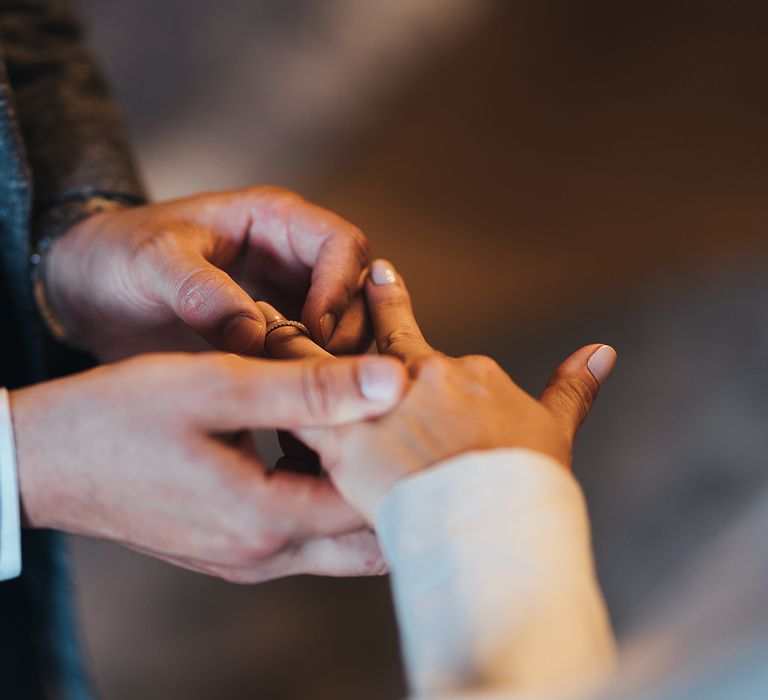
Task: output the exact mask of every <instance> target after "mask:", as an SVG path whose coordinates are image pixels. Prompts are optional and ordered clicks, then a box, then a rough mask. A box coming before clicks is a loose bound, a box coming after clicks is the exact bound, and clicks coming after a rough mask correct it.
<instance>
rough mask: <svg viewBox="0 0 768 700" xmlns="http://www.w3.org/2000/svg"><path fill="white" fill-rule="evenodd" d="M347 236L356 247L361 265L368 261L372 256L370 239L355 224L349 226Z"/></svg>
mask: <svg viewBox="0 0 768 700" xmlns="http://www.w3.org/2000/svg"><path fill="white" fill-rule="evenodd" d="M346 235H347V236H348V237H349V239H350V241H351V242H352V245H353V246H354V250H355V254H356V255H357V258H358V260H359V262H360V263H361V264H364V263H366V262H367V261H368V258H369V257H370V254H371V249H370V244H369V242H368V237H367V236H366V235H365V234H364V233H363V232H362V230H361V229H359V228H358V227H357V226H355V225H354V224H347V227H346Z"/></svg>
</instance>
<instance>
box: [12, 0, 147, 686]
mask: <svg viewBox="0 0 768 700" xmlns="http://www.w3.org/2000/svg"><path fill="white" fill-rule="evenodd" d="M0 57H1V58H2V60H1V61H0V341H1V342H0V385H6V386H8V387H11V388H13V387H19V386H24V385H26V384H30V383H33V382H37V381H40V380H42V379H45V378H48V377H50V376H51V375H53V374H57V373H60V372H64V371H71V370H72V369H73V368H75V367H78V368H79V367H81V366H84V365H85V364H86V363H87V362H88V360H87V358H83V357H81V356H75V355H73V354H72V353H70V351H68V350H67V349H66V348H63V347H61V346H58V345H56V344H55V343H53V342H52V341H51V339H50V338H48V337H47V336H46V335H45V333H44V331H43V328H42V326H41V323H40V319H39V318H38V316H37V312H36V309H35V305H34V301H33V297H32V289H31V284H30V274H29V259H30V250H31V247H32V245H33V238H34V235H35V234H33V231H34V230H35V228H36V226H35V222H37V221H41V220H43V219H44V215H45V213H46V211H47V210H48V208H50V207H52V206H61V205H62V204H63V205H66V203H67V202H68V201H70V200H76V201H80V200H81V199H82V197H84V196H88V195H89V194H93V193H100V194H106V195H114V196H116V197H124V198H125V199H126V201H139V200H140V199H141V198H142V196H143V192H142V188H141V184H140V182H139V180H138V178H137V176H136V172H135V168H134V166H133V162H132V160H131V157H130V154H129V151H128V149H127V147H126V139H125V136H124V132H123V130H122V128H121V126H120V123H119V120H118V118H117V114H116V110H115V107H114V105H113V104H112V102H111V100H110V98H109V95H108V94H107V91H106V90H105V88H104V83H103V80H102V79H101V77H100V75H99V72H98V70H97V68H96V67H95V66H94V64H93V62H92V61H91V59H90V58H89V56H88V53H87V51H86V50H85V49H84V47H83V43H82V37H81V31H80V28H79V25H78V23H77V22H76V20H75V19H74V16H73V14H72V11H71V8H70V6H69V3H67V2H64V1H63V0H13V1H11V0H0ZM38 233H39V231H38ZM22 557H23V571H22V575H21V577H20V578H17V579H15V580H13V581H7V582H3V583H0V621H2V623H1V624H0V698H3V699H5V698H9V699H11V698H13V699H15V698H24V700H27V699H31V700H35V699H36V698H61V699H66V700H83V699H84V698H88V697H90V693H89V691H88V686H87V683H86V679H85V674H84V672H83V669H82V664H81V661H80V654H79V647H78V642H77V637H76V634H75V625H74V619H73V611H72V602H71V597H70V595H69V582H68V578H67V562H66V553H65V550H64V548H63V540H62V537H61V536H60V535H58V534H57V533H52V532H44V531H38V532H25V533H24V535H23V537H22Z"/></svg>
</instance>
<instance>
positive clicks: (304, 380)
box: [301, 362, 334, 420]
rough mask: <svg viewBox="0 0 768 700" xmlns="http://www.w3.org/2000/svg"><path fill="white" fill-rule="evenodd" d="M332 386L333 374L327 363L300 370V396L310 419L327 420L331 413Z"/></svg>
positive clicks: (313, 364)
mask: <svg viewBox="0 0 768 700" xmlns="http://www.w3.org/2000/svg"><path fill="white" fill-rule="evenodd" d="M333 384H334V382H333V372H332V371H331V367H330V365H329V364H328V363H327V362H316V363H312V364H307V365H305V366H304V367H303V368H302V370H301V395H302V399H303V402H304V406H305V408H306V411H307V415H308V416H309V417H310V419H313V420H314V419H323V418H327V417H328V416H330V415H331V413H332V412H333V404H334V402H333Z"/></svg>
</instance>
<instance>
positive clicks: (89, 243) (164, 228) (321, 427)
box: [11, 188, 615, 582]
mask: <svg viewBox="0 0 768 700" xmlns="http://www.w3.org/2000/svg"><path fill="white" fill-rule="evenodd" d="M366 249H367V248H366V244H365V239H364V237H363V236H362V234H361V233H360V231H359V230H358V229H356V228H355V227H354V226H352V225H351V224H348V223H347V222H345V221H343V220H342V219H340V218H339V217H336V216H335V215H333V214H331V213H330V212H327V211H325V210H322V209H320V208H318V207H315V206H314V205H311V204H309V203H307V202H305V201H304V200H302V199H300V198H299V197H297V196H296V195H293V194H291V193H286V192H284V191H282V190H275V189H270V188H253V189H249V190H242V191H239V192H230V193H220V194H212V195H201V196H198V197H194V198H190V199H187V200H180V201H177V202H169V203H166V204H159V205H152V206H148V207H140V208H136V209H128V210H125V211H120V212H110V213H104V214H98V215H96V216H94V217H92V218H90V219H88V220H86V221H85V222H83V223H81V224H78V225H77V226H75V227H74V228H73V229H72V230H70V231H69V232H68V233H67V234H65V236H64V237H63V238H62V239H61V240H60V241H59V242H57V243H56V244H55V245H54V246H53V248H52V250H51V252H50V255H49V257H48V259H47V260H46V262H45V270H44V274H45V277H46V286H47V289H48V294H49V297H50V300H51V303H52V305H53V308H54V311H55V312H56V313H58V314H59V315H60V320H61V321H63V323H64V325H65V327H66V328H67V329H68V331H69V332H70V334H71V335H72V337H74V338H76V339H77V340H78V342H79V343H80V344H81V345H82V346H83V347H84V348H86V349H88V350H90V351H91V352H93V353H94V354H95V355H97V356H98V357H100V358H101V359H102V360H115V359H118V358H123V357H127V356H130V355H134V354H137V353H139V352H148V351H150V352H151V351H160V350H162V351H165V350H175V351H179V350H185V351H190V350H197V349H203V348H205V347H210V346H211V345H212V346H214V347H216V348H218V349H223V350H226V351H229V352H236V353H240V354H241V355H242V354H247V355H261V354H262V353H263V352H264V350H265V349H266V350H267V351H268V354H269V355H270V357H272V358H282V359H284V360H287V361H283V362H276V361H275V360H265V359H258V358H254V357H242V356H237V355H233V354H229V355H225V354H221V353H202V354H197V355H193V354H179V353H176V354H147V355H142V356H141V357H137V358H135V359H130V360H125V361H122V362H118V363H116V364H114V365H106V366H103V367H100V368H98V369H95V370H92V371H90V372H86V373H83V374H81V375H75V376H72V377H69V378H66V379H61V380H57V381H54V382H48V383H45V384H40V385H37V386H34V387H30V388H27V389H23V390H20V391H16V392H13V394H12V398H11V401H12V411H13V420H14V428H15V434H16V442H17V445H16V446H17V454H18V466H19V482H20V491H21V498H22V506H23V510H24V514H25V518H26V521H27V524H28V525H31V526H35V527H54V528H58V529H62V530H65V531H68V532H73V533H79V534H84V535H90V536H94V537H100V538H105V539H110V540H113V541H116V542H119V543H122V544H125V545H126V546H129V547H131V548H133V549H136V550H139V551H142V552H145V553H148V554H151V555H153V556H156V557H158V558H161V559H165V560H168V561H170V562H172V563H174V564H177V565H180V566H183V567H186V568H190V569H193V570H196V571H201V572H205V573H209V574H213V575H217V576H221V577H223V578H226V579H227V580H231V581H237V582H255V581H261V580H265V579H269V578H275V577H279V576H286V575H290V574H297V573H317V574H330V575H363V574H375V573H382V572H383V571H385V568H386V567H385V564H384V562H383V560H382V556H381V552H380V550H379V548H378V545H377V542H376V539H375V536H374V535H373V533H372V532H371V529H370V528H371V526H372V525H373V524H374V523H375V517H376V511H377V508H378V506H379V504H380V503H381V500H382V499H383V498H384V497H385V496H386V494H387V493H388V491H389V490H390V489H391V488H393V487H394V485H395V484H396V483H397V482H398V481H399V480H400V479H403V478H405V477H407V476H409V475H411V474H414V473H415V472H418V471H420V470H423V469H426V468H428V467H431V466H433V465H435V464H437V463H439V462H440V461H442V460H445V459H448V458H450V457H452V456H455V455H459V454H462V453H464V452H467V451H469V450H483V449H494V448H528V449H533V450H537V451H539V452H543V453H544V454H547V455H550V456H551V457H553V458H554V459H555V460H557V461H558V462H560V463H561V464H562V465H563V466H564V468H569V466H570V460H571V449H572V444H573V440H574V437H575V434H576V430H577V429H578V426H579V425H580V423H581V422H582V421H583V419H584V418H585V417H586V415H587V413H588V412H589V409H590V407H591V405H592V402H593V400H594V398H595V396H596V394H597V391H598V388H599V383H600V382H601V381H603V380H604V379H605V377H606V376H607V375H608V373H609V372H610V369H611V368H612V366H613V362H614V360H615V353H613V350H612V349H610V348H608V347H607V346H600V345H593V346H587V347H585V348H582V349H581V350H579V351H578V352H577V353H575V354H574V355H572V356H571V357H570V358H569V359H568V360H566V361H565V362H564V363H563V364H562V365H561V366H560V368H559V369H558V371H557V372H556V373H555V375H554V377H553V379H552V380H551V381H550V384H549V386H548V387H547V388H546V390H545V391H544V393H543V394H542V396H541V398H540V399H539V400H536V399H534V398H532V397H531V396H529V395H528V394H526V393H525V392H524V391H523V390H522V389H520V388H519V387H518V386H517V385H516V384H514V382H513V381H512V380H511V379H510V378H509V377H508V376H507V375H506V374H505V373H504V372H503V370H501V368H500V367H499V366H498V365H497V364H496V363H494V362H493V361H492V360H490V359H489V358H485V357H479V356H473V357H467V358H461V359H450V358H447V357H445V356H443V355H441V354H440V353H438V352H436V351H435V350H433V349H432V348H431V347H430V346H429V345H428V344H427V343H426V341H425V340H424V338H423V336H422V334H421V331H420V329H419V327H418V324H417V322H416V320H415V318H414V316H413V312H412V308H411V304H410V300H409V297H408V293H407V291H406V288H405V285H404V283H403V280H402V278H401V277H400V276H399V275H398V274H397V273H396V272H395V270H394V268H393V267H392V266H391V265H390V264H389V263H386V262H385V261H376V262H375V263H374V264H373V266H372V267H371V269H370V273H369V272H368V270H367V265H368V260H367V253H366ZM254 296H256V297H257V298H262V299H263V298H268V299H270V301H272V302H273V303H274V304H275V306H271V305H269V304H266V303H264V302H261V303H257V302H255V301H254V300H253V297H254ZM366 304H367V309H366ZM275 307H278V308H280V310H281V311H283V312H284V313H286V314H288V316H289V317H291V318H295V317H296V316H298V315H299V314H300V317H301V319H302V321H303V322H304V323H305V324H306V325H307V326H308V327H309V329H310V332H311V334H312V339H310V338H308V337H306V336H305V335H303V334H302V333H300V332H299V331H297V330H296V329H294V328H291V327H284V328H279V329H277V330H275V331H273V332H272V333H271V334H270V335H269V337H268V338H265V332H264V331H265V327H266V324H267V323H269V322H271V321H273V320H275V319H277V318H280V317H281V316H280V313H279V312H278V311H277V310H276V308H275ZM369 316H370V320H371V321H372V325H373V331H374V335H375V340H376V346H377V348H378V350H379V353H380V355H379V357H375V356H357V357H349V358H341V359H337V358H336V357H335V356H334V355H336V354H338V353H340V352H345V351H346V352H349V351H359V350H361V349H363V348H364V347H365V346H366V345H367V343H368V342H369V341H368V333H369V323H368V317H369ZM265 341H266V343H267V346H266V348H265ZM254 428H278V429H283V430H286V431H289V432H290V433H292V434H293V435H294V436H295V437H296V438H298V439H299V440H301V441H302V442H303V443H305V444H306V445H307V446H309V447H311V448H312V449H313V450H314V451H315V452H316V453H317V454H318V455H319V456H320V459H321V462H322V465H323V467H324V469H325V470H326V472H327V473H328V475H329V476H330V479H327V478H317V477H314V476H310V475H307V474H299V473H291V472H281V471H279V472H275V473H267V470H266V469H265V465H264V464H263V462H262V460H261V458H260V456H259V455H258V453H257V452H256V450H255V449H254V446H253V444H252V441H251V440H250V438H249V431H250V430H252V429H254Z"/></svg>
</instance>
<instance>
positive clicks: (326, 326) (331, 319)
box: [320, 312, 336, 345]
mask: <svg viewBox="0 0 768 700" xmlns="http://www.w3.org/2000/svg"><path fill="white" fill-rule="evenodd" d="M335 329H336V316H334V315H333V314H332V313H330V312H329V313H327V314H325V315H324V316H323V317H322V318H321V319H320V335H322V336H323V345H328V341H329V340H330V339H331V336H332V335H333V331H334V330H335Z"/></svg>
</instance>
